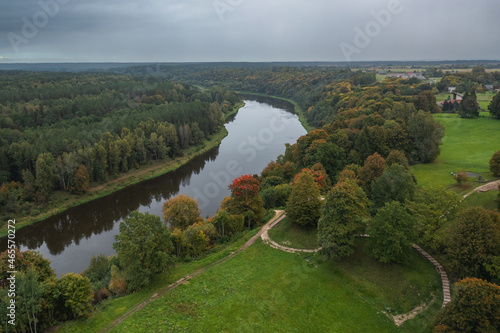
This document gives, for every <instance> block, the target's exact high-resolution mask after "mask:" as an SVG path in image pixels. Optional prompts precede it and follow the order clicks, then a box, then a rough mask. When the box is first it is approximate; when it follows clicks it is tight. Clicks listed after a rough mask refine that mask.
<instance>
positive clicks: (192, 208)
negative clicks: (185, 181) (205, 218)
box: [163, 194, 201, 230]
mask: <svg viewBox="0 0 500 333" xmlns="http://www.w3.org/2000/svg"><path fill="white" fill-rule="evenodd" d="M200 214H201V212H200V208H199V207H198V201H196V200H195V199H193V198H191V197H188V196H187V195H184V194H180V195H178V196H176V197H175V198H172V199H170V200H168V201H166V202H165V203H164V204H163V218H164V219H165V223H168V224H169V226H170V228H171V229H175V228H180V229H181V230H186V229H187V228H188V227H189V226H190V225H193V224H195V223H197V222H199V221H200V220H201V217H200Z"/></svg>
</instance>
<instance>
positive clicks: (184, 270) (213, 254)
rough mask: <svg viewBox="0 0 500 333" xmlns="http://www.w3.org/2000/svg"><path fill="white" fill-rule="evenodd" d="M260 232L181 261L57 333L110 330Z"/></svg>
mask: <svg viewBox="0 0 500 333" xmlns="http://www.w3.org/2000/svg"><path fill="white" fill-rule="evenodd" d="M257 232H258V230H251V231H248V232H245V233H244V234H243V235H242V236H241V237H240V238H236V239H234V241H233V242H232V243H230V244H225V245H219V246H217V247H216V248H214V249H213V250H212V251H210V254H207V255H206V257H204V258H202V259H199V260H194V261H191V262H188V263H179V264H177V265H176V266H175V267H174V268H173V269H172V270H171V271H170V273H163V274H160V275H157V276H156V277H155V278H154V279H153V281H152V282H151V284H149V285H148V286H147V287H145V288H144V289H142V290H140V291H138V292H136V293H133V294H130V295H127V296H124V297H120V298H115V299H108V300H105V301H103V302H102V303H101V304H99V305H98V306H97V309H96V311H95V312H94V313H93V314H92V316H91V317H90V318H88V319H84V320H83V319H82V320H75V321H70V322H66V323H64V324H62V325H61V326H59V327H58V328H57V329H56V330H55V332H99V331H101V330H106V329H107V328H109V327H111V325H112V323H113V322H114V321H115V320H117V319H119V318H120V317H121V316H123V315H124V314H126V313H127V312H128V311H130V310H132V309H133V308H135V307H136V306H138V305H139V304H141V303H143V302H145V301H147V300H149V299H150V298H151V296H153V295H154V294H155V293H159V294H161V293H162V290H164V289H166V288H167V287H168V286H169V285H170V284H172V283H174V282H176V281H177V280H179V279H180V278H182V277H184V276H186V275H189V274H190V273H192V272H194V271H196V270H198V269H201V268H205V267H209V266H210V265H213V264H214V263H215V262H216V261H218V260H220V259H223V258H225V257H227V256H228V255H229V254H230V253H232V252H234V251H236V250H237V249H239V248H240V247H241V246H243V244H245V243H246V242H247V241H248V240H249V239H250V238H251V237H252V236H254V235H255V234H256V233H257Z"/></svg>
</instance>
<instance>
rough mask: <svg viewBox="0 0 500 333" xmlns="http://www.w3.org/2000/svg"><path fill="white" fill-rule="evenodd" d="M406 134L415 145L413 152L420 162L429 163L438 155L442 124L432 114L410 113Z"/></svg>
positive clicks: (442, 131)
mask: <svg viewBox="0 0 500 333" xmlns="http://www.w3.org/2000/svg"><path fill="white" fill-rule="evenodd" d="M408 134H409V136H410V139H412V141H413V145H414V147H415V151H414V154H415V155H416V159H417V160H418V161H420V162H421V163H430V162H432V161H434V160H435V159H436V157H438V156H439V153H440V152H441V150H440V148H439V146H440V145H441V144H442V141H441V139H442V138H443V136H444V126H443V125H442V124H441V123H439V122H437V121H436V120H434V118H433V117H432V114H430V113H428V112H424V111H419V112H418V113H416V114H413V115H411V117H410V120H409V123H408Z"/></svg>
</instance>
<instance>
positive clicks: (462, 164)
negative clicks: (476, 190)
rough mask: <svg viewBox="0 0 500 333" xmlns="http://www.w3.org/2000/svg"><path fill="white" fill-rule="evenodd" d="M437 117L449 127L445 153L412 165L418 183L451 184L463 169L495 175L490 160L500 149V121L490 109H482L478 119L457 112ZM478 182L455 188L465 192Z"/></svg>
mask: <svg viewBox="0 0 500 333" xmlns="http://www.w3.org/2000/svg"><path fill="white" fill-rule="evenodd" d="M434 117H435V118H436V119H437V120H438V121H440V122H441V123H442V124H443V125H444V126H445V128H446V132H445V137H444V138H443V145H442V146H441V155H440V156H439V157H438V158H437V159H436V160H435V161H434V162H433V163H429V164H420V165H415V166H413V167H412V172H413V174H414V175H415V177H416V178H417V182H418V185H442V186H445V187H448V186H451V185H453V184H455V180H454V179H453V177H452V176H451V174H450V173H451V172H457V171H460V170H465V171H472V172H477V173H482V176H483V178H484V179H492V178H493V176H492V174H491V173H490V172H489V160H490V159H491V156H492V155H493V153H494V152H495V151H497V150H499V149H500V121H499V120H496V119H493V118H491V117H490V115H489V113H487V112H481V117H480V118H478V119H461V118H460V117H458V115H453V114H435V115H434ZM478 185H480V184H479V183H475V182H474V183H470V187H469V188H467V187H464V188H455V190H456V191H457V192H458V193H465V192H467V191H468V190H469V189H470V188H473V187H476V186H478Z"/></svg>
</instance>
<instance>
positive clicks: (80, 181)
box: [69, 164, 90, 194]
mask: <svg viewBox="0 0 500 333" xmlns="http://www.w3.org/2000/svg"><path fill="white" fill-rule="evenodd" d="M89 189H90V179H89V173H88V171H87V167H86V166H85V165H83V164H80V166H79V167H78V168H77V169H76V171H75V173H74V174H73V176H72V177H71V179H70V186H69V190H70V192H71V193H75V194H84V193H87V192H88V190H89Z"/></svg>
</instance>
